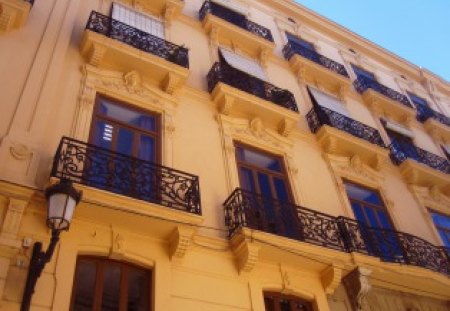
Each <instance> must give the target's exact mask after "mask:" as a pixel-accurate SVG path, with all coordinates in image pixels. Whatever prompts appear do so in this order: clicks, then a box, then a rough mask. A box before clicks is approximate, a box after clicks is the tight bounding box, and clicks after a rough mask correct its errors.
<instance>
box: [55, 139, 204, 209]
mask: <svg viewBox="0 0 450 311" xmlns="http://www.w3.org/2000/svg"><path fill="white" fill-rule="evenodd" d="M51 176H53V177H57V178H60V179H66V180H70V181H72V182H75V183H79V184H83V185H87V186H90V187H95V188H98V189H101V190H106V191H110V192H113V193H117V194H121V195H124V196H128V197H131V198H135V199H139V200H144V201H148V202H152V203H156V204H159V205H163V206H166V207H169V208H173V209H177V210H182V211H185V212H189V213H193V214H198V215H201V206H200V187H199V179H198V177H197V176H195V175H192V174H189V173H185V172H182V171H179V170H176V169H172V168H169V167H165V166H162V165H159V164H155V163H152V162H149V161H144V160H141V159H138V158H135V157H131V156H128V155H125V154H121V153H117V152H113V151H111V150H108V149H105V148H102V147H98V146H95V145H92V144H88V143H85V142H82V141H78V140H75V139H72V138H68V137H63V138H62V139H61V142H60V144H59V146H58V149H57V151H56V154H55V158H54V161H53V167H52V172H51Z"/></svg>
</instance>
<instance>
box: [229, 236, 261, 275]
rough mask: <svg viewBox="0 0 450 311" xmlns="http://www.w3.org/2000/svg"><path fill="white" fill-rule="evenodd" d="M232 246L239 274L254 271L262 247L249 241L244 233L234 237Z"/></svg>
mask: <svg viewBox="0 0 450 311" xmlns="http://www.w3.org/2000/svg"><path fill="white" fill-rule="evenodd" d="M231 245H232V249H233V253H234V256H235V258H236V266H237V268H238V270H239V273H242V272H250V271H252V270H253V268H254V267H255V265H256V263H257V261H258V257H259V249H260V246H258V245H255V244H254V242H251V241H249V240H248V239H247V238H246V237H245V235H244V234H243V233H239V234H236V235H234V236H233V238H232V239H231Z"/></svg>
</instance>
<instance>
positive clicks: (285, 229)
mask: <svg viewBox="0 0 450 311" xmlns="http://www.w3.org/2000/svg"><path fill="white" fill-rule="evenodd" d="M224 210H225V224H226V226H227V227H228V233H229V236H230V237H231V236H233V235H234V234H236V233H237V232H238V231H239V229H240V228H243V227H245V228H250V229H254V230H259V231H263V232H267V233H271V234H276V235H279V236H283V237H287V238H290V239H295V240H297V241H301V242H307V243H310V244H314V245H318V246H321V247H326V248H330V249H333V250H337V251H342V252H357V253H361V254H365V255H368V256H375V257H378V258H380V259H381V260H382V261H386V262H395V263H400V264H405V265H413V266H419V267H423V268H426V269H430V270H433V271H436V272H439V273H443V274H446V275H450V249H449V248H446V247H440V246H435V245H433V244H431V243H429V242H428V241H425V240H424V239H421V238H419V237H416V236H414V235H411V234H408V233H404V232H400V231H396V230H392V229H384V228H374V227H369V226H367V225H365V224H363V223H361V222H358V221H356V220H354V219H350V218H347V217H343V216H339V217H335V216H331V215H327V214H325V213H321V212H318V211H315V210H311V209H308V208H304V207H301V206H298V205H295V204H293V203H289V202H281V201H279V200H275V199H272V198H268V197H265V196H263V195H259V194H256V193H253V192H250V191H246V190H243V189H240V188H237V189H235V190H234V191H233V193H232V194H231V195H230V196H229V197H228V199H227V200H226V201H225V203H224Z"/></svg>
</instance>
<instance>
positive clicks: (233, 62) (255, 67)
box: [220, 48, 266, 80]
mask: <svg viewBox="0 0 450 311" xmlns="http://www.w3.org/2000/svg"><path fill="white" fill-rule="evenodd" d="M220 52H221V53H222V56H223V57H224V58H225V61H226V62H227V63H228V65H230V66H232V67H234V68H236V69H238V70H240V71H243V72H246V73H248V74H250V75H252V76H255V77H257V78H259V79H261V80H266V74H265V73H264V70H263V69H262V67H261V65H260V64H258V62H256V61H255V60H253V59H251V58H247V57H245V56H242V55H239V54H236V53H234V52H231V51H230V50H226V49H224V48H220Z"/></svg>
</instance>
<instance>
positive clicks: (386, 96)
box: [353, 76, 416, 123]
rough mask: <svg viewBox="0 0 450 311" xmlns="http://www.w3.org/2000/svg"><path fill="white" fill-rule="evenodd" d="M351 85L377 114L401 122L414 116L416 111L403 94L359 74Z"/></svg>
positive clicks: (407, 120)
mask: <svg viewBox="0 0 450 311" xmlns="http://www.w3.org/2000/svg"><path fill="white" fill-rule="evenodd" d="M353 85H354V87H355V89H356V91H358V93H360V94H362V97H363V99H364V102H365V103H366V105H367V106H369V108H371V109H372V110H373V111H375V112H377V113H378V114H379V115H382V114H384V115H386V116H389V117H390V119H392V120H395V121H398V122H403V123H404V122H409V121H411V120H413V119H414V118H415V114H416V112H415V110H414V108H413V106H412V105H411V103H410V102H409V100H408V98H407V97H406V96H405V95H403V94H401V93H399V92H397V91H395V90H393V89H391V88H389V87H387V86H385V85H383V84H381V83H379V82H377V81H375V80H372V79H368V78H366V77H363V76H359V77H358V79H356V80H355V81H354V82H353Z"/></svg>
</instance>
